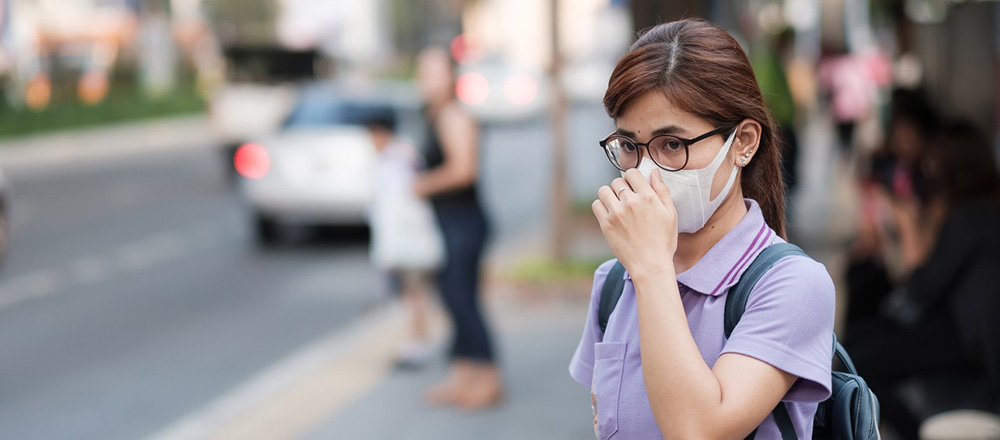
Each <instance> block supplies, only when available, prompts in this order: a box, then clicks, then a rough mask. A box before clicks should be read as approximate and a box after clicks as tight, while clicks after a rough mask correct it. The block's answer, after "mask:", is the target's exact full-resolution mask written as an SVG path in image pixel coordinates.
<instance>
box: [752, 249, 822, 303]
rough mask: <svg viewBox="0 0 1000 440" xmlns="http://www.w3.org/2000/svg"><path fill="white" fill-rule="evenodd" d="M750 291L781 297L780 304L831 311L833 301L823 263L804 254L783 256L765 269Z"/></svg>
mask: <svg viewBox="0 0 1000 440" xmlns="http://www.w3.org/2000/svg"><path fill="white" fill-rule="evenodd" d="M753 291H754V293H756V294H757V295H759V296H761V297H770V298H780V300H781V302H783V303H790V304H799V305H809V306H812V307H815V306H819V307H823V308H830V309H831V310H832V308H833V307H835V304H836V290H835V288H834V284H833V278H832V277H831V276H830V273H829V272H828V271H827V269H826V266H824V265H823V263H820V262H819V261H816V260H814V259H813V258H812V257H809V256H807V255H792V256H789V257H785V258H782V259H781V260H779V261H778V262H776V263H775V264H774V266H772V267H771V268H770V269H769V270H767V271H766V272H764V274H763V275H762V276H761V277H760V280H758V281H757V285H756V286H755V288H754V289H753ZM753 296H754V295H753V294H751V301H753ZM759 299H763V298H759Z"/></svg>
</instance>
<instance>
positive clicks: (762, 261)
mask: <svg viewBox="0 0 1000 440" xmlns="http://www.w3.org/2000/svg"><path fill="white" fill-rule="evenodd" d="M792 255H802V256H806V257H808V255H806V253H805V252H804V251H802V249H800V248H799V247H798V246H796V245H794V244H791V243H775V244H772V245H770V246H768V247H767V248H765V249H764V250H763V251H761V252H760V254H759V255H757V258H755V259H754V260H753V262H752V263H750V267H748V268H747V269H746V270H745V271H743V275H741V276H740V280H739V281H738V282H737V283H736V285H735V286H733V287H732V288H731V289H729V293H728V294H726V313H725V330H726V339H729V336H731V335H732V334H733V329H735V328H736V324H737V323H738V322H740V317H742V316H743V312H744V311H745V310H746V308H747V299H749V298H750V291H751V290H753V288H754V287H755V286H756V285H757V281H759V280H760V277H762V276H764V273H766V272H767V271H768V270H770V269H771V267H773V266H774V264H775V263H777V262H778V260H781V259H782V258H785V257H788V256H792Z"/></svg>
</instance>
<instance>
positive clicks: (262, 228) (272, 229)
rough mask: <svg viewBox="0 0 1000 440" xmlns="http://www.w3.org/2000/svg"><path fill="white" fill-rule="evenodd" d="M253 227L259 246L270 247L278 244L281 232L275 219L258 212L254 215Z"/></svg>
mask: <svg viewBox="0 0 1000 440" xmlns="http://www.w3.org/2000/svg"><path fill="white" fill-rule="evenodd" d="M253 227H254V235H255V236H256V238H257V244H260V245H262V246H270V245H273V244H275V243H277V242H278V239H279V238H280V237H279V235H280V234H279V233H280V231H279V230H278V229H279V227H278V223H277V222H276V221H275V220H274V219H273V218H271V217H268V216H267V215H264V214H261V213H259V212H258V213H256V214H254V224H253Z"/></svg>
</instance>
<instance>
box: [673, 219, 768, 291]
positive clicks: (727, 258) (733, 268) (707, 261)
mask: <svg viewBox="0 0 1000 440" xmlns="http://www.w3.org/2000/svg"><path fill="white" fill-rule="evenodd" d="M743 200H744V202H745V203H746V205H747V213H746V215H745V216H743V218H742V219H741V220H740V222H739V223H737V224H736V227H734V228H733V229H732V230H730V231H729V232H728V233H726V235H725V236H723V237H722V239H721V240H719V242H718V243H716V244H715V246H712V249H709V251H708V253H706V254H705V256H703V257H701V259H700V260H698V262H697V263H695V265H694V266H693V267H691V268H690V269H688V270H686V271H684V272H681V273H679V274H677V281H678V282H679V283H681V284H683V285H685V286H687V287H689V288H691V289H692V290H694V291H697V292H699V293H702V294H705V295H711V296H719V295H721V294H722V293H723V292H726V291H727V289H729V288H730V287H732V286H733V285H734V284H736V282H737V281H739V279H740V276H741V275H742V274H743V271H744V270H746V268H747V266H749V265H750V262H751V261H753V259H754V258H756V257H757V254H759V253H760V251H762V250H764V247H766V245H767V243H770V241H771V239H772V238H774V231H772V230H771V228H769V227H768V226H767V224H766V223H765V222H764V215H763V213H762V212H761V210H760V205H758V204H757V202H755V201H753V200H751V199H743Z"/></svg>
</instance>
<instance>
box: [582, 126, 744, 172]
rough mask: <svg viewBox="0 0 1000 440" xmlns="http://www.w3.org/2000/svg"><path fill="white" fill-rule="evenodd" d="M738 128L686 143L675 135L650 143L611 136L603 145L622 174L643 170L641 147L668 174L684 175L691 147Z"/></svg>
mask: <svg viewBox="0 0 1000 440" xmlns="http://www.w3.org/2000/svg"><path fill="white" fill-rule="evenodd" d="M734 128H736V126H735V125H729V126H724V127H719V128H716V129H715V130H712V131H710V132H708V133H705V134H703V135H701V136H698V137H696V138H693V139H684V138H681V137H677V136H674V135H672V134H661V135H659V136H653V137H652V138H651V139H650V140H649V142H646V143H640V142H636V141H634V140H632V139H629V138H628V137H626V136H622V135H620V134H614V133H613V134H611V135H609V136H608V137H606V138H604V139H603V140H601V141H600V142H599V144H601V148H603V149H604V153H605V154H607V155H608V160H610V161H611V164H612V165H614V166H615V168H618V169H619V170H621V171H626V170H628V169H631V168H635V167H638V166H639V162H640V161H641V160H642V154H641V153H639V147H646V155H647V156H649V158H650V159H651V160H652V161H653V163H655V164H656V166H658V167H660V168H662V169H664V170H667V171H680V170H682V169H684V167H686V166H687V162H688V156H689V154H688V147H689V146H691V144H693V143H695V142H698V141H701V140H704V139H708V138H709V137H712V136H715V135H717V134H723V133H726V132H728V131H731V130H733V129H734Z"/></svg>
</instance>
